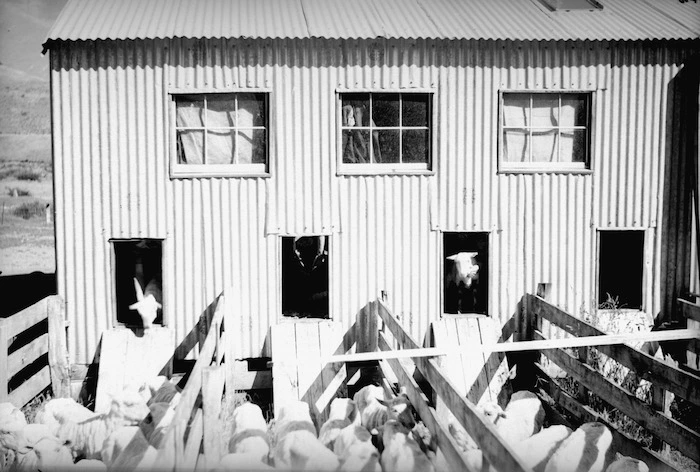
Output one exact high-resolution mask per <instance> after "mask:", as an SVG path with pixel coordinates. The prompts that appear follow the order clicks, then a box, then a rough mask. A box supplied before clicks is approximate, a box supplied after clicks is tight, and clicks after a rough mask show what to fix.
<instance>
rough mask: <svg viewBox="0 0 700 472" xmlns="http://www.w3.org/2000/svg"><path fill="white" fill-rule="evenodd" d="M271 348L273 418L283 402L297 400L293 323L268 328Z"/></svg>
mask: <svg viewBox="0 0 700 472" xmlns="http://www.w3.org/2000/svg"><path fill="white" fill-rule="evenodd" d="M270 345H271V348H272V359H273V364H272V394H273V403H274V409H275V417H276V416H277V415H278V414H279V407H280V405H281V404H282V403H283V402H284V401H285V400H290V399H291V400H298V399H299V378H298V376H297V368H296V347H295V346H296V332H295V331H294V323H290V322H283V323H278V324H276V325H272V326H271V327H270Z"/></svg>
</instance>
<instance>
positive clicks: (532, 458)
mask: <svg viewBox="0 0 700 472" xmlns="http://www.w3.org/2000/svg"><path fill="white" fill-rule="evenodd" d="M569 435H571V429H570V428H567V427H566V426H563V425H555V426H550V427H549V428H544V429H543V430H541V431H540V432H539V433H537V434H535V435H533V436H531V437H529V438H527V439H526V440H524V441H522V442H520V443H518V444H515V445H514V446H513V451H514V452H515V453H516V455H517V456H518V457H520V458H521V459H522V461H523V463H524V464H525V465H527V466H528V467H529V468H531V469H532V470H533V471H535V472H542V471H544V468H545V467H546V465H547V462H548V461H549V459H550V457H552V454H554V451H556V450H557V448H559V446H560V445H561V444H562V443H563V442H564V440H565V439H566V438H568V437H569Z"/></svg>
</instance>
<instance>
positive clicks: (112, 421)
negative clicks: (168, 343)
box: [58, 390, 149, 459]
mask: <svg viewBox="0 0 700 472" xmlns="http://www.w3.org/2000/svg"><path fill="white" fill-rule="evenodd" d="M148 413H149V409H148V407H147V406H146V403H145V402H144V401H143V398H142V397H141V395H139V394H138V392H132V391H130V390H125V391H124V392H122V394H121V395H119V396H116V397H114V398H112V404H111V407H110V410H109V412H108V413H106V414H100V415H96V416H94V417H92V418H89V419H87V420H85V421H81V422H75V421H72V420H70V419H64V418H59V421H60V422H61V425H60V427H59V430H58V437H59V439H61V440H63V441H66V442H67V443H68V444H69V445H70V447H71V449H72V450H73V453H74V454H75V455H76V456H80V455H84V456H85V458H86V459H100V457H101V455H102V445H103V444H104V442H105V440H106V439H107V437H108V436H109V435H110V434H112V432H114V431H115V430H117V429H118V428H120V427H122V426H131V425H136V424H138V423H139V422H140V421H141V420H142V419H143V418H144V417H145V416H146V415H147V414H148Z"/></svg>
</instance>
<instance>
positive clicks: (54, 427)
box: [34, 398, 97, 435]
mask: <svg viewBox="0 0 700 472" xmlns="http://www.w3.org/2000/svg"><path fill="white" fill-rule="evenodd" d="M95 416H97V414H96V413H95V412H94V411H92V410H89V409H88V408H85V407H84V406H83V405H81V404H80V403H78V402H76V401H75V400H73V399H72V398H52V399H51V400H49V401H47V402H46V403H44V404H43V405H42V406H41V408H40V409H39V411H38V412H37V413H36V416H35V418H34V421H35V422H36V423H40V424H45V425H47V426H48V427H49V429H50V430H51V432H52V433H53V434H54V435H58V428H59V426H60V425H61V421H65V420H70V421H73V422H75V423H79V422H81V421H85V420H88V419H90V418H94V417H95Z"/></svg>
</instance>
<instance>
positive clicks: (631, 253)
mask: <svg viewBox="0 0 700 472" xmlns="http://www.w3.org/2000/svg"><path fill="white" fill-rule="evenodd" d="M599 258H600V259H599V260H600V262H599V264H598V271H599V273H598V281H599V285H598V304H599V306H602V307H604V308H628V309H641V308H642V283H643V279H642V277H643V269H644V232H643V231H601V232H600V251H599Z"/></svg>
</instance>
